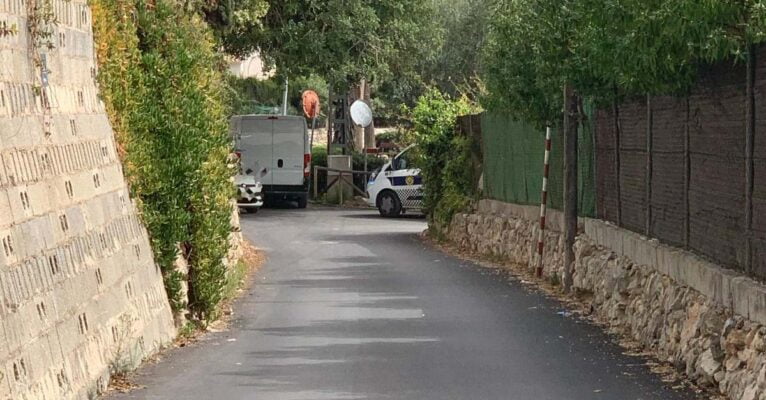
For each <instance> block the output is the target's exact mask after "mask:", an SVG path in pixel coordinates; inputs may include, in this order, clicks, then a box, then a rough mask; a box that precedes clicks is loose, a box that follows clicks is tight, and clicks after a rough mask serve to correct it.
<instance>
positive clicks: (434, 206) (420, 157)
mask: <svg viewBox="0 0 766 400" xmlns="http://www.w3.org/2000/svg"><path fill="white" fill-rule="evenodd" d="M472 111H474V109H473V108H472V106H471V104H470V103H468V102H467V101H466V100H465V99H459V100H453V99H451V98H450V97H449V96H447V95H444V94H442V93H441V92H439V91H437V90H433V89H432V90H429V91H428V92H426V94H424V95H423V96H422V97H421V98H420V99H419V100H418V103H417V104H416V105H415V107H414V108H413V109H412V112H411V118H412V122H413V131H414V133H415V142H416V143H417V147H416V148H414V149H413V150H415V151H416V152H417V153H416V155H417V157H416V160H417V161H416V165H417V166H418V167H419V168H420V169H421V174H422V176H423V182H424V191H425V193H424V198H423V207H424V210H425V212H426V214H427V215H428V220H429V223H430V225H431V228H432V229H433V230H434V231H435V232H440V231H441V230H442V229H443V228H444V227H446V225H447V224H448V223H449V221H450V220H451V219H452V216H453V215H454V213H456V212H458V211H460V210H462V209H463V208H465V206H467V205H468V204H469V203H470V199H471V196H473V193H472V189H473V183H472V182H473V176H472V173H473V167H472V166H471V143H470V141H469V140H468V139H467V138H464V137H460V136H457V135H456V134H455V124H456V122H457V117H458V116H461V115H466V114H469V113H471V112H472Z"/></svg>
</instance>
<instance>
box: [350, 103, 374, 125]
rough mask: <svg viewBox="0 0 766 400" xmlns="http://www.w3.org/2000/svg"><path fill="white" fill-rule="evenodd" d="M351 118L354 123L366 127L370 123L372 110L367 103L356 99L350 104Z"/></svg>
mask: <svg viewBox="0 0 766 400" xmlns="http://www.w3.org/2000/svg"><path fill="white" fill-rule="evenodd" d="M351 119H352V120H353V121H354V123H355V124H357V125H359V126H361V127H362V128H366V127H368V126H370V124H372V110H370V106H368V105H367V103H365V102H363V101H361V100H357V101H355V102H354V104H352V105H351Z"/></svg>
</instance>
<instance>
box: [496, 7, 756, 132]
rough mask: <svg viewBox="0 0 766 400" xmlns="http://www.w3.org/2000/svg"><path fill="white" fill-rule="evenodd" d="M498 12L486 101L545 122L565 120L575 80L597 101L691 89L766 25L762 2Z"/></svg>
mask: <svg viewBox="0 0 766 400" xmlns="http://www.w3.org/2000/svg"><path fill="white" fill-rule="evenodd" d="M491 14H492V15H493V16H494V18H493V19H492V20H491V24H490V28H489V31H488V34H487V35H488V37H487V41H486V45H485V46H484V49H483V50H484V51H483V61H482V69H483V74H482V75H483V78H484V81H485V82H486V86H487V87H488V88H490V93H489V95H488V97H487V98H485V99H484V103H485V105H487V106H488V108H490V109H504V110H513V112H514V114H515V115H516V116H517V117H519V118H523V119H525V120H527V121H530V122H533V123H537V124H538V125H543V124H545V123H546V122H552V121H558V119H559V118H560V114H561V111H560V110H561V109H562V97H563V96H562V88H563V87H564V85H565V84H569V85H571V86H572V87H573V88H574V89H576V90H577V92H578V93H579V94H580V95H582V96H587V97H591V98H594V99H596V100H597V101H600V100H610V99H612V98H614V96H615V95H616V94H617V95H627V96H631V95H636V94H645V93H672V92H683V91H685V90H687V89H688V88H689V87H690V86H691V84H692V83H693V82H694V79H695V76H696V74H697V71H698V69H699V67H700V66H701V65H703V64H705V63H713V62H720V61H724V60H735V61H736V60H738V59H741V58H742V57H743V55H744V54H745V53H746V51H747V49H748V46H749V44H751V43H756V42H760V41H763V40H764V32H765V30H764V27H766V24H764V21H766V19H764V15H766V11H764V4H763V1H762V0H743V1H734V2H728V1H698V0H678V1H663V0H648V1H647V0H627V1H624V0H494V4H492V12H491Z"/></svg>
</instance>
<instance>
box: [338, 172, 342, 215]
mask: <svg viewBox="0 0 766 400" xmlns="http://www.w3.org/2000/svg"><path fill="white" fill-rule="evenodd" d="M338 184H339V185H340V187H339V188H338V190H339V191H340V196H339V199H340V203H339V204H338V205H339V206H341V207H343V171H342V170H341V171H340V172H339V175H338Z"/></svg>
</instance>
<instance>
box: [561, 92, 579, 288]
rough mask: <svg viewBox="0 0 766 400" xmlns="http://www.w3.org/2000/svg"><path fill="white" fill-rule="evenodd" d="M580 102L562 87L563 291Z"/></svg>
mask: <svg viewBox="0 0 766 400" xmlns="http://www.w3.org/2000/svg"><path fill="white" fill-rule="evenodd" d="M579 105H580V99H579V96H578V95H577V93H576V92H575V91H574V89H573V88H572V87H571V85H566V87H565V88H564V133H563V135H564V240H565V242H564V273H563V276H562V284H563V287H564V291H566V292H569V291H571V290H572V281H573V275H574V262H575V255H574V244H575V239H576V237H577V208H578V207H577V186H578V183H577V134H578V132H577V131H578V128H579V125H580V107H579Z"/></svg>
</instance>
